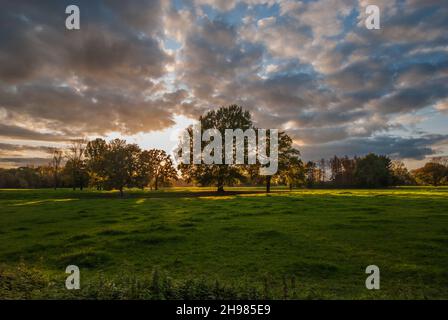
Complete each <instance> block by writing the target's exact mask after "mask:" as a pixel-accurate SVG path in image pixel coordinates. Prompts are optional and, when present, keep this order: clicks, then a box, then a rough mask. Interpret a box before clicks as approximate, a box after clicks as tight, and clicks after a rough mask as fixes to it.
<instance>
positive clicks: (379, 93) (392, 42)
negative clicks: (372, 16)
mask: <svg viewBox="0 0 448 320" xmlns="http://www.w3.org/2000/svg"><path fill="white" fill-rule="evenodd" d="M68 4H76V5H78V6H79V7H80V10H81V30H76V31H69V30H66V28H65V18H66V14H65V7H66V6H67V5H68ZM368 4H372V3H371V2H370V1H367V0H313V1H308V0H304V1H295V0H241V1H238V0H226V1H224V0H223V1H221V0H188V1H174V0H130V1H119V0H108V1H101V0H94V1H88V0H79V1H75V0H73V1H69V0H50V1H44V2H39V3H38V4H37V3H36V1H31V0H24V1H15V2H11V1H9V2H7V3H2V10H1V11H0V143H3V142H8V143H10V141H11V140H12V139H13V140H14V141H17V147H12V146H9V147H8V146H6V145H5V144H2V145H1V146H3V147H1V148H0V149H1V150H2V157H3V159H9V160H13V159H14V158H15V157H16V153H14V152H19V151H23V150H19V149H20V146H22V145H23V144H27V143H29V142H30V141H44V142H45V143H48V144H50V143H52V142H59V143H62V142H65V141H67V140H69V139H72V138H76V137H81V136H108V135H111V134H115V135H117V134H118V135H120V134H122V135H127V136H131V137H133V136H139V135H140V134H142V133H148V132H151V131H158V130H162V129H166V128H169V127H171V126H173V125H174V124H175V119H176V117H177V116H180V115H184V116H187V117H190V118H197V116H198V115H200V114H202V113H204V112H206V111H208V110H210V109H212V108H217V107H220V106H222V105H228V104H233V103H237V104H240V105H242V106H243V107H245V108H247V109H249V110H250V111H251V112H252V114H253V117H254V120H255V121H256V124H257V125H258V126H260V127H266V128H280V129H284V130H287V131H288V133H290V134H291V135H292V136H293V138H294V141H295V142H296V143H297V145H298V146H299V148H300V149H301V151H302V155H303V156H304V158H306V159H318V158H321V157H328V156H332V155H334V154H337V155H344V154H349V155H354V154H358V155H360V154H364V153H366V152H369V151H372V152H377V153H383V154H389V155H391V156H393V157H398V158H406V159H421V158H422V157H425V156H430V155H432V154H435V153H439V152H447V149H446V146H447V143H446V135H447V134H448V132H447V129H446V122H445V125H443V123H444V120H447V121H448V107H447V106H448V103H447V101H448V34H447V33H446V30H447V28H448V20H447V19H446V17H447V16H448V2H445V1H424V0H377V1H375V2H374V4H376V5H378V6H379V7H380V9H381V29H380V30H368V29H367V28H365V26H364V22H365V18H366V14H365V7H366V6H367V5H368ZM21 141H22V142H21ZM34 143H36V142H34ZM38 143H39V142H38ZM32 151H34V152H38V151H39V150H32V148H31V149H28V150H27V154H29V152H32ZM23 157H25V156H23ZM36 157H37V156H36ZM29 158H32V157H31V156H30V157H29ZM36 161H37V162H39V160H36ZM2 162H8V163H17V164H19V163H23V162H22V160H17V161H6V160H5V161H3V160H2ZM0 166H1V164H0Z"/></svg>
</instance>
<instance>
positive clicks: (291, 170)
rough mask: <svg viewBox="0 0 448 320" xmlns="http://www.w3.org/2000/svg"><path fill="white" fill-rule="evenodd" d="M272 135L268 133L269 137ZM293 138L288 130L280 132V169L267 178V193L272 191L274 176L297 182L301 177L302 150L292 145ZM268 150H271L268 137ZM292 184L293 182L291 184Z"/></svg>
mask: <svg viewBox="0 0 448 320" xmlns="http://www.w3.org/2000/svg"><path fill="white" fill-rule="evenodd" d="M269 136H270V135H269V134H267V137H269ZM292 143H293V141H292V139H291V137H290V136H288V135H287V134H286V132H279V133H278V170H277V173H276V174H275V175H273V176H271V175H267V176H265V179H266V193H269V192H271V181H272V179H273V178H276V177H279V178H280V179H281V178H282V177H283V178H285V179H286V180H288V181H291V182H292V183H296V182H297V179H299V178H300V174H301V173H300V172H299V169H300V168H299V167H298V166H299V165H300V164H301V161H299V160H300V159H299V156H300V151H299V150H297V149H295V148H294V147H293V146H292ZM267 150H270V141H269V138H268V139H267ZM290 186H292V184H290Z"/></svg>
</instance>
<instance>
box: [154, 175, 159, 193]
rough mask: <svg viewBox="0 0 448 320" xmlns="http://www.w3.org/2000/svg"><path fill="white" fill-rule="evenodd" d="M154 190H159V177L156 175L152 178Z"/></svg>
mask: <svg viewBox="0 0 448 320" xmlns="http://www.w3.org/2000/svg"><path fill="white" fill-rule="evenodd" d="M154 190H159V177H158V176H156V179H155V180H154Z"/></svg>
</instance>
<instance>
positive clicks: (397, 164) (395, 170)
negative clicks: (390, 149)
mask: <svg viewBox="0 0 448 320" xmlns="http://www.w3.org/2000/svg"><path fill="white" fill-rule="evenodd" d="M390 170H391V174H392V185H394V186H403V185H412V184H415V179H414V178H413V177H412V175H411V174H410V173H409V171H408V169H407V168H406V166H405V165H404V163H403V161H399V160H393V161H392V163H391V167H390Z"/></svg>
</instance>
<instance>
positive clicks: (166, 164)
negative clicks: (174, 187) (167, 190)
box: [149, 149, 177, 190]
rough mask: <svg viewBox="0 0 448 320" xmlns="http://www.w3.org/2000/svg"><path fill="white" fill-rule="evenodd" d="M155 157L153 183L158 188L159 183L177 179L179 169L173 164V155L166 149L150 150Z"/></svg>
mask: <svg viewBox="0 0 448 320" xmlns="http://www.w3.org/2000/svg"><path fill="white" fill-rule="evenodd" d="M149 152H150V154H151V157H152V158H153V164H154V165H153V170H152V174H153V179H152V181H153V185H154V189H155V190H158V189H159V185H161V184H166V183H168V182H169V181H171V180H177V171H176V169H175V168H174V166H173V161H172V160H171V156H170V155H167V154H166V152H165V151H164V150H157V149H153V150H150V151H149Z"/></svg>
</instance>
